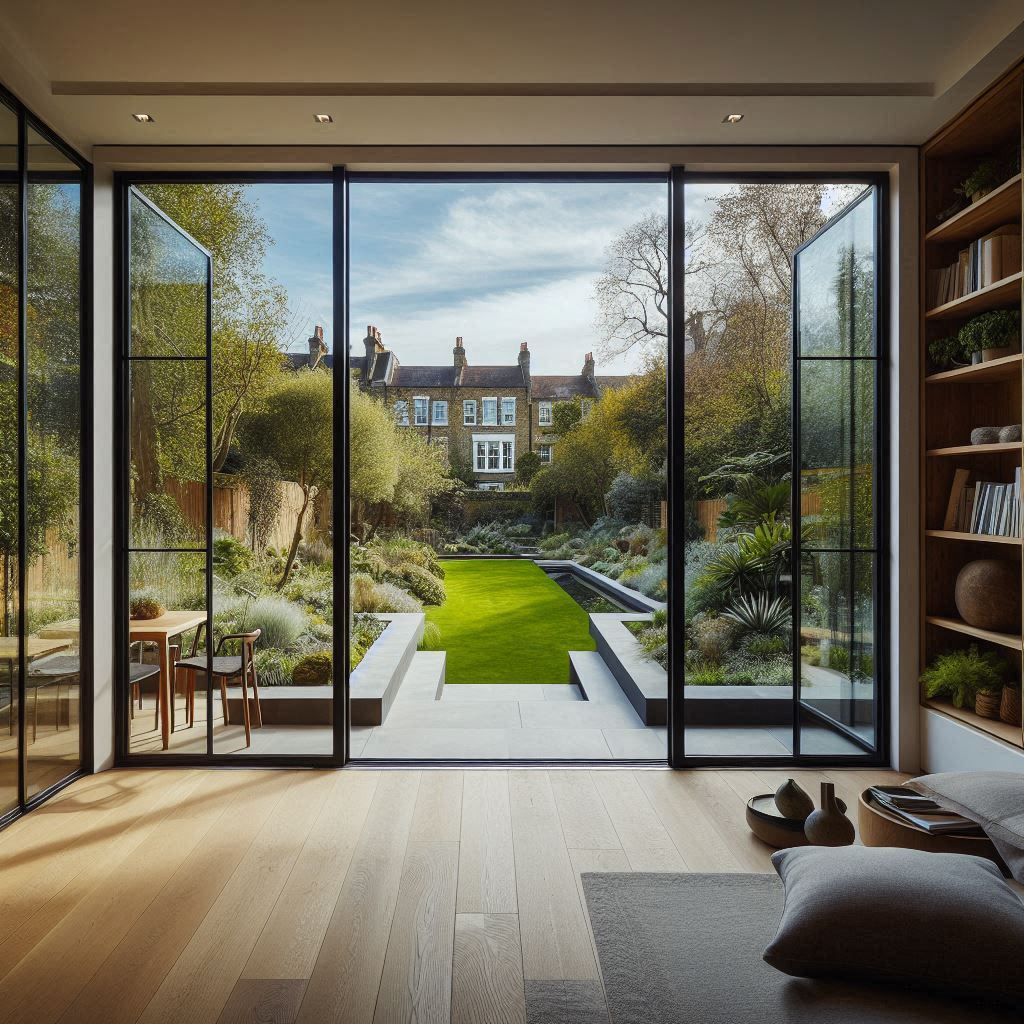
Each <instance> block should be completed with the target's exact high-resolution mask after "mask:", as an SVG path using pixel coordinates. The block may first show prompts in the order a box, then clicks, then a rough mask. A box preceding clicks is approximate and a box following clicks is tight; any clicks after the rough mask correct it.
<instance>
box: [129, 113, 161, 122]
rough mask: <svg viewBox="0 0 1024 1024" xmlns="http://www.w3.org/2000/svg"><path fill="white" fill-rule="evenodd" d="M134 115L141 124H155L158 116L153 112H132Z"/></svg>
mask: <svg viewBox="0 0 1024 1024" xmlns="http://www.w3.org/2000/svg"><path fill="white" fill-rule="evenodd" d="M132 117H134V118H135V120H136V121H138V122H139V124H154V123H155V122H156V118H155V117H154V116H153V115H152V114H132Z"/></svg>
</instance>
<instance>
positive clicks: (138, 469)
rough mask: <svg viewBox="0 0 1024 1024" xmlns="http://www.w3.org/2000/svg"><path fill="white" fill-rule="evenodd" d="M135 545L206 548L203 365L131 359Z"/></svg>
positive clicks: (131, 440)
mask: <svg viewBox="0 0 1024 1024" xmlns="http://www.w3.org/2000/svg"><path fill="white" fill-rule="evenodd" d="M129 373H130V380H129V386H130V395H129V402H130V422H131V432H130V436H129V448H130V455H131V464H130V474H131V475H130V481H129V482H130V488H131V509H130V517H131V543H132V546H133V547H145V548H156V547H204V546H205V545H206V515H207V510H206V363H205V361H202V360H146V359H142V360H132V361H131V369H130V371H129Z"/></svg>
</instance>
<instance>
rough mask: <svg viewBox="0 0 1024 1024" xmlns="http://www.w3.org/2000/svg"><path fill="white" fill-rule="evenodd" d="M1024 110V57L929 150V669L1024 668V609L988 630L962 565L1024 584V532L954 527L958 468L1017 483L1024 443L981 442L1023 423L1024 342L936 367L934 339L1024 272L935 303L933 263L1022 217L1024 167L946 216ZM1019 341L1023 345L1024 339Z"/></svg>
mask: <svg viewBox="0 0 1024 1024" xmlns="http://www.w3.org/2000/svg"><path fill="white" fill-rule="evenodd" d="M1022 118H1024V65H1021V66H1018V67H1017V68H1015V69H1014V70H1013V71H1012V72H1010V73H1009V74H1007V75H1006V76H1004V77H1003V78H1002V79H1001V80H1000V81H998V82H997V83H995V85H993V86H992V88H991V89H989V90H988V91H987V92H986V93H985V94H984V95H983V96H981V97H979V99H977V100H976V101H975V102H974V103H973V104H971V106H970V107H968V108H967V109H966V110H965V111H964V112H963V113H961V114H960V115H959V116H958V117H957V118H955V119H954V120H953V121H952V122H950V124H948V125H947V126H946V127H945V128H944V129H942V131H940V132H939V133H938V134H937V135H935V136H934V137H933V138H932V139H930V140H929V141H928V142H927V143H926V144H925V146H924V147H923V149H922V151H921V225H920V246H921V291H920V310H921V312H920V329H921V338H922V342H923V344H922V355H921V435H922V437H921V481H922V489H923V494H922V499H923V500H922V507H921V571H922V587H921V648H920V657H921V667H922V668H924V667H925V666H926V665H928V664H930V663H931V662H932V661H933V660H934V659H935V657H936V656H937V655H939V654H941V653H942V652H943V651H948V650H951V649H957V648H964V647H967V646H969V645H971V644H977V645H978V646H980V647H982V648H983V649H984V648H988V649H991V650H995V651H998V652H999V654H1000V655H1001V656H1002V657H1003V658H1004V659H1006V660H1007V661H1009V663H1010V664H1011V666H1012V667H1013V669H1014V670H1015V674H1016V676H1017V678H1018V679H1019V678H1020V670H1021V656H1022V651H1024V640H1022V634H1024V618H1022V621H1021V624H1020V626H1019V628H1017V629H1016V630H1013V631H1011V632H996V631H993V630H988V629H981V628H978V627H977V626H973V625H971V624H969V623H967V622H965V621H964V619H963V618H962V617H961V615H960V612H959V610H958V609H957V606H956V600H955V586H956V578H957V575H958V573H959V572H960V570H961V569H962V568H963V567H964V566H965V565H966V564H967V563H968V562H971V561H974V560H975V559H979V558H996V559H1000V560H1003V561H1009V562H1012V563H1015V565H1016V567H1017V579H1018V581H1019V585H1020V586H1021V592H1022V593H1024V569H1022V568H1021V566H1022V564H1024V562H1022V555H1024V543H1022V541H1021V538H1020V537H996V536H989V535H982V534H975V533H967V532H964V531H962V530H947V529H944V525H945V518H946V508H947V505H948V503H949V496H950V490H951V487H952V483H953V479H954V476H955V474H956V471H957V470H958V469H966V470H969V471H970V478H969V484H968V486H974V485H975V484H977V483H981V482H986V481H991V482H998V483H1010V482H1012V481H1013V479H1014V474H1015V472H1016V471H1017V468H1018V467H1020V465H1021V455H1022V451H1024V446H1022V445H1021V443H1020V442H1013V443H1007V444H983V445H972V444H971V443H970V439H971V431H972V430H973V429H974V428H975V427H981V426H993V427H1003V426H1008V425H1011V424H1016V423H1021V422H1024V400H1022V396H1024V387H1022V384H1024V357H1022V356H1021V354H1020V353H1019V352H1018V353H1016V354H1013V355H1008V356H1003V357H1001V358H999V359H992V360H989V361H986V362H981V363H978V364H975V365H971V366H963V367H956V368H954V369H945V368H937V367H934V366H931V365H930V364H929V360H928V352H927V348H928V345H929V343H930V342H932V341H935V340H936V339H938V338H942V337H946V336H949V335H950V334H952V333H955V332H956V331H958V330H959V329H960V328H961V327H962V326H963V324H965V323H966V322H967V321H968V320H970V319H971V318H972V317H974V316H976V315H978V314H979V313H983V312H987V311H988V310H992V309H1020V308H1021V302H1022V290H1024V275H1022V274H1021V273H1020V272H1017V273H1014V274H1011V275H1008V276H1007V277H1005V278H1004V279H1003V280H1001V281H996V282H995V283H994V284H991V285H988V286H987V287H985V288H980V289H978V290H976V291H974V292H971V293H970V294H968V295H964V296H963V297H961V298H959V299H955V300H954V301H952V302H946V303H943V304H942V305H940V306H937V307H935V308H931V309H929V308H927V306H926V294H927V290H926V282H927V281H928V276H929V272H930V271H934V270H938V269H941V268H943V267H946V266H949V265H950V263H952V262H954V261H955V260H956V257H957V253H958V252H959V251H960V250H961V249H963V248H965V247H966V246H968V245H969V244H970V243H971V242H973V241H974V240H975V239H978V238H981V237H982V236H984V235H986V234H988V233H990V232H991V231H994V230H996V229H997V228H1000V227H1003V226H1005V225H1010V224H1018V225H1021V224H1022V222H1024V177H1022V175H1021V174H1020V173H1019V172H1018V173H1016V174H1014V175H1013V176H1012V177H1011V178H1009V180H1007V181H1005V182H1003V183H1002V184H1000V185H999V186H998V187H997V188H994V189H993V190H992V191H990V192H989V193H988V194H987V195H985V196H984V197H982V198H981V199H979V200H978V201H977V202H974V203H972V204H970V205H969V206H967V207H966V208H964V209H962V210H960V211H959V212H957V213H955V214H954V215H953V216H951V217H947V218H946V219H944V220H942V221H941V222H940V221H939V214H940V212H941V211H945V210H947V209H948V208H949V207H950V205H951V204H952V203H953V202H954V200H955V199H956V191H955V190H956V188H957V187H958V186H959V185H960V183H961V182H962V181H963V180H964V179H965V178H966V177H967V176H968V175H969V174H970V173H971V172H972V171H973V170H974V169H975V168H976V167H977V166H978V165H979V164H980V163H981V162H982V161H983V160H985V159H987V158H989V157H991V156H994V155H1002V154H1004V153H1006V152H1007V151H1008V149H1010V148H1012V147H1016V148H1017V150H1018V152H1019V151H1020V147H1021V141H1022ZM1018 347H1019V346H1018ZM922 704H923V705H924V706H926V707H929V708H931V709H933V710H935V711H937V712H940V713H942V714H944V715H948V716H949V717H950V718H952V719H954V720H955V721H956V722H957V723H959V724H960V725H962V726H963V727H964V728H967V729H972V730H975V731H978V732H981V733H984V734H986V735H988V736H994V737H996V738H998V739H999V740H1001V741H1003V742H1006V743H1009V744H1012V745H1013V746H1015V747H1024V722H1009V723H1008V722H1002V721H1000V720H998V719H986V718H981V717H980V716H978V715H976V714H975V713H974V709H973V707H971V708H954V707H953V706H952V704H950V703H949V702H948V701H943V700H924V699H922Z"/></svg>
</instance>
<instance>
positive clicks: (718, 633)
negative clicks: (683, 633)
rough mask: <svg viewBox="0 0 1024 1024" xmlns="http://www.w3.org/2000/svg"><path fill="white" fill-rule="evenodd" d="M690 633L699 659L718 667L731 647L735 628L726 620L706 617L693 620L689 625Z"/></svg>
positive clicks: (719, 617)
mask: <svg viewBox="0 0 1024 1024" xmlns="http://www.w3.org/2000/svg"><path fill="white" fill-rule="evenodd" d="M690 632H691V633H692V635H693V641H694V643H695V644H696V646H697V650H698V651H700V655H701V657H702V658H703V659H704V660H705V661H707V662H710V663H711V664H713V665H720V664H721V663H722V662H723V661H724V660H725V656H726V654H727V653H728V652H729V650H730V649H731V647H732V639H733V636H734V634H735V628H734V626H733V624H732V623H731V622H730V621H729V620H728V619H723V618H722V617H721V616H719V615H708V616H698V617H697V618H695V619H694V620H693V622H692V623H691V624H690Z"/></svg>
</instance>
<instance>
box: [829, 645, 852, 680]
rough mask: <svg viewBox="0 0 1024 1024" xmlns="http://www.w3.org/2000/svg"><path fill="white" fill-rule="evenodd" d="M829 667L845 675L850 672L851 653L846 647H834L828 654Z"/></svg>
mask: <svg viewBox="0 0 1024 1024" xmlns="http://www.w3.org/2000/svg"><path fill="white" fill-rule="evenodd" d="M828 667H829V668H830V669H833V670H834V671H836V672H843V673H844V674H845V673H847V672H849V671H850V652H849V650H847V648H845V647H833V648H831V649H830V650H829V652H828Z"/></svg>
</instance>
